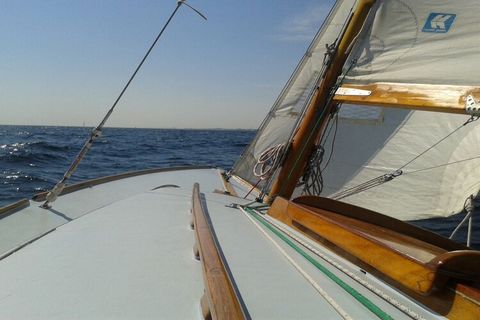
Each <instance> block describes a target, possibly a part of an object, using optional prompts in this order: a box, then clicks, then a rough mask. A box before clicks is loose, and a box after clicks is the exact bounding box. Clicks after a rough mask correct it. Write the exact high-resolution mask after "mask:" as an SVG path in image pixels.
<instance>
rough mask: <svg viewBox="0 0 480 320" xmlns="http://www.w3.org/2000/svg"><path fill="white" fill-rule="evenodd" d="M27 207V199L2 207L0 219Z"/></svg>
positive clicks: (28, 203)
mask: <svg viewBox="0 0 480 320" xmlns="http://www.w3.org/2000/svg"><path fill="white" fill-rule="evenodd" d="M29 205H30V202H29V201H28V199H21V200H19V201H17V202H14V203H12V204H9V205H7V206H5V207H2V208H0V218H2V217H5V216H8V215H10V214H12V213H15V212H17V211H18V210H21V209H23V208H25V207H28V206H29Z"/></svg>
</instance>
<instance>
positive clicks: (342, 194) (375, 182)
mask: <svg viewBox="0 0 480 320" xmlns="http://www.w3.org/2000/svg"><path fill="white" fill-rule="evenodd" d="M479 118H480V117H479V116H471V117H470V118H469V119H468V120H467V121H465V122H464V123H463V124H461V125H460V126H458V127H457V128H456V129H455V130H453V131H452V132H450V133H449V134H447V135H446V136H445V137H443V138H441V139H440V140H438V141H437V142H435V143H434V144H433V145H431V146H430V147H428V148H427V149H425V150H424V151H422V152H421V153H419V154H418V155H416V156H415V157H413V158H412V159H411V160H409V161H408V162H406V163H405V164H403V165H402V166H401V167H399V168H398V169H396V170H394V171H392V172H391V173H387V174H383V175H381V176H378V177H375V178H373V179H371V180H368V181H366V182H364V183H361V184H358V185H356V186H354V187H351V188H348V189H345V190H342V191H339V192H337V193H335V194H333V195H332V196H331V198H332V199H334V200H340V199H343V198H346V197H350V196H352V195H355V194H358V193H360V192H363V191H366V190H369V189H371V188H374V187H377V186H379V185H382V184H384V183H385V182H389V181H392V180H393V179H395V178H397V177H399V176H401V175H404V174H412V173H415V172H420V171H425V170H429V169H434V168H438V167H442V166H446V165H449V164H454V163H459V162H463V161H467V160H472V159H475V158H478V157H474V158H470V159H464V160H460V161H455V162H452V163H449V164H444V165H439V166H435V167H430V168H424V169H419V170H414V171H410V172H406V173H404V171H403V169H404V168H405V167H407V166H408V165H410V164H411V163H413V162H414V161H416V160H417V159H419V158H420V157H422V156H423V155H425V154H426V153H427V152H429V151H430V150H432V149H434V148H435V147H436V146H438V145H439V144H440V143H442V142H443V141H445V140H446V139H448V138H449V137H451V136H452V135H453V134H455V133H456V132H457V131H458V130H460V129H462V128H463V127H465V126H466V125H468V124H470V123H472V122H475V121H477V120H478V119H479Z"/></svg>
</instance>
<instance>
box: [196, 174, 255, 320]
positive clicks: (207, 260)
mask: <svg viewBox="0 0 480 320" xmlns="http://www.w3.org/2000/svg"><path fill="white" fill-rule="evenodd" d="M192 213H193V221H194V228H195V235H196V240H197V247H198V251H199V253H200V261H201V262H202V268H203V278H204V282H205V295H204V296H203V297H202V302H201V304H202V312H203V316H204V318H206V319H208V318H210V317H211V318H212V319H246V318H248V316H247V315H248V312H247V310H246V308H245V307H244V305H243V303H242V302H241V297H240V295H239V294H238V292H237V290H236V289H235V288H236V287H235V283H234V280H233V279H232V277H231V275H230V272H229V270H228V265H227V263H226V261H225V258H224V256H223V254H222V251H221V248H220V246H219V244H218V241H217V238H216V235H215V232H214V230H213V226H212V224H211V221H210V218H209V215H208V211H207V209H206V205H205V203H204V201H203V199H202V195H201V193H200V188H199V185H198V183H195V185H194V187H193V195H192Z"/></svg>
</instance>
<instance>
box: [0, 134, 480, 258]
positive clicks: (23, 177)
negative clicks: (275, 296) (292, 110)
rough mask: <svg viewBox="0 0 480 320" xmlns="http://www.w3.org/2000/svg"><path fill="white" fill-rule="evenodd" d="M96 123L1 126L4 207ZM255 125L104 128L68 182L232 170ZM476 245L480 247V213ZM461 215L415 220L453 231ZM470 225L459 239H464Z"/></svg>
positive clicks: (47, 175)
mask: <svg viewBox="0 0 480 320" xmlns="http://www.w3.org/2000/svg"><path fill="white" fill-rule="evenodd" d="M90 130H91V128H82V127H40V126H0V207H2V206H4V205H7V204H9V203H12V202H14V201H17V200H19V199H22V198H31V197H32V196H33V195H34V194H35V193H38V192H41V191H46V190H48V189H49V188H51V187H52V186H53V185H54V184H55V183H56V182H57V181H58V180H59V179H60V178H61V177H62V176H63V174H64V172H65V170H66V169H67V168H68V166H69V165H70V163H71V162H72V160H73V159H74V158H75V156H76V155H77V153H78V151H79V150H80V148H81V146H82V145H83V143H84V142H85V139H86V137H87V136H88V134H89V131H90ZM254 134H255V131H253V130H185V129H127V128H105V129H104V131H103V135H102V137H101V138H100V139H98V140H97V141H96V142H95V144H94V145H93V147H92V149H91V150H90V152H89V153H88V154H87V156H86V158H85V159H84V160H83V161H82V163H81V164H80V166H79V168H78V170H77V172H76V173H75V174H74V176H73V177H72V178H71V179H70V182H69V183H73V182H78V181H82V180H86V179H91V178H97V177H101V176H106V175H112V174H117V173H122V172H125V171H133V170H141V169H148V168H159V167H174V166H188V165H210V166H215V167H220V168H224V169H230V168H231V167H232V165H233V164H234V162H235V161H236V159H237V158H238V157H239V155H240V154H241V153H242V151H243V150H244V148H245V147H246V146H247V145H248V144H249V143H250V141H251V140H252V138H253V136H254ZM477 216H478V217H479V218H477V223H476V226H475V227H474V234H473V246H474V247H475V248H477V249H480V214H478V215H477ZM462 218H463V216H462V215H457V216H453V217H451V218H449V219H430V220H422V221H416V222H415V224H417V225H419V226H421V227H423V228H427V229H430V230H432V231H435V232H437V233H440V234H442V235H446V236H448V235H449V234H450V233H451V231H452V230H453V228H454V227H455V226H456V224H458V222H459V221H460V220H461V219H462ZM465 234H466V227H465V228H463V230H461V232H460V233H459V235H458V237H457V239H456V240H458V241H460V242H462V241H465Z"/></svg>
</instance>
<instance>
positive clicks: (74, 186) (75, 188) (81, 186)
mask: <svg viewBox="0 0 480 320" xmlns="http://www.w3.org/2000/svg"><path fill="white" fill-rule="evenodd" d="M199 169H213V167H210V166H188V167H172V168H155V169H146V170H139V171H131V172H125V173H120V174H116V175H112V176H106V177H101V178H95V179H91V180H86V181H82V182H78V183H75V184H71V185H68V186H66V187H65V188H64V189H63V191H62V193H61V194H60V195H64V194H68V193H71V192H75V191H78V190H82V189H86V188H91V187H93V186H96V185H99V184H102V183H107V182H111V181H116V180H120V179H125V178H131V177H136V176H141V175H144V174H151V173H160V172H169V171H181V170H199ZM47 194H48V191H45V192H40V193H37V194H36V195H34V196H33V198H32V200H34V201H45V197H46V196H47Z"/></svg>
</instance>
